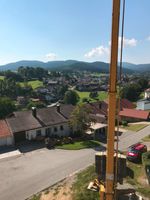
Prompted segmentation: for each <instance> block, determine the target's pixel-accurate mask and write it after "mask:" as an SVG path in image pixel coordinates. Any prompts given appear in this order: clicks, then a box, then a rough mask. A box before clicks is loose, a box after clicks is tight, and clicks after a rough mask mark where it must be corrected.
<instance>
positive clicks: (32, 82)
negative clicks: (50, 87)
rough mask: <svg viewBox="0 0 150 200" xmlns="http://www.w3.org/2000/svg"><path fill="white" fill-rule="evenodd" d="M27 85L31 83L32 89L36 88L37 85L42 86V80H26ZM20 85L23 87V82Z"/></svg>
mask: <svg viewBox="0 0 150 200" xmlns="http://www.w3.org/2000/svg"><path fill="white" fill-rule="evenodd" d="M27 83H28V84H29V85H31V87H32V89H33V90H34V89H36V88H38V87H41V86H43V82H42V81H39V80H35V81H28V82H27ZM20 85H21V86H22V87H23V86H24V83H23V82H22V83H20Z"/></svg>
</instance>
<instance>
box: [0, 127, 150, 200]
mask: <svg viewBox="0 0 150 200" xmlns="http://www.w3.org/2000/svg"><path fill="white" fill-rule="evenodd" d="M149 133H150V126H148V127H146V128H145V129H143V130H141V131H139V132H136V133H133V132H126V133H123V134H122V135H121V136H120V141H119V148H120V150H125V149H126V148H127V147H128V146H130V145H132V144H133V143H135V142H138V141H140V140H141V139H142V138H143V137H145V136H146V135H149ZM94 155H95V150H94V149H84V150H78V151H65V150H57V149H56V150H47V149H45V148H42V149H40V150H36V151H31V152H30V153H25V154H24V155H22V156H20V157H18V158H13V159H10V160H3V161H0V186H1V187H0V199H2V200H8V199H11V200H24V199H26V198H27V197H29V196H31V195H32V194H34V193H37V192H38V191H41V190H42V189H44V188H46V187H49V186H51V185H53V184H55V183H56V182H58V181H60V180H62V179H63V178H65V177H66V176H68V175H70V174H72V173H74V172H76V171H78V170H81V169H83V168H86V167H87V166H88V165H90V164H93V163H94V159H95V157H94Z"/></svg>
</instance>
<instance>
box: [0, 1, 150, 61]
mask: <svg viewBox="0 0 150 200" xmlns="http://www.w3.org/2000/svg"><path fill="white" fill-rule="evenodd" d="M149 10H150V1H149V0H142V1H141V0H126V15H125V34H124V37H125V38H124V54H123V59H124V61H126V62H133V63H150V12H149ZM111 16H112V0H0V30H1V31H0V64H5V63H9V62H14V61H18V60H42V61H45V62H46V61H50V60H66V59H77V60H84V61H89V62H92V61H96V60H98V61H105V62H109V54H110V53H109V47H110V44H109V41H110V36H111Z"/></svg>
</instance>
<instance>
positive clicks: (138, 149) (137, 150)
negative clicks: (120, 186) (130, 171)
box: [127, 143, 147, 162]
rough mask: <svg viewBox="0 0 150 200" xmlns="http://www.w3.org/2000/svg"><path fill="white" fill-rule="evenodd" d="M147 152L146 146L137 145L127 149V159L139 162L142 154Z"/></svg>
mask: <svg viewBox="0 0 150 200" xmlns="http://www.w3.org/2000/svg"><path fill="white" fill-rule="evenodd" d="M145 152H147V146H146V145H144V144H142V143H137V144H134V145H132V146H130V147H129V148H128V151H127V159H128V160H129V161H132V162H141V159H142V153H145Z"/></svg>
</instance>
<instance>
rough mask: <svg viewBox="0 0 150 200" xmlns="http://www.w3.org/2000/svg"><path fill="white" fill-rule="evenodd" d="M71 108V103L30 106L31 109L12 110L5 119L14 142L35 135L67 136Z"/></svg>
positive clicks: (29, 138)
mask: <svg viewBox="0 0 150 200" xmlns="http://www.w3.org/2000/svg"><path fill="white" fill-rule="evenodd" d="M73 109H74V106H72V105H63V106H58V105H57V106H54V107H50V108H42V109H36V108H32V110H31V111H21V112H14V113H13V116H12V117H10V118H6V120H5V121H6V123H7V125H8V127H9V129H10V130H11V132H12V133H13V136H14V141H15V143H18V142H22V141H25V140H34V139H36V138H37V137H45V136H49V137H50V136H56V135H57V136H68V135H69V134H70V131H71V130H70V128H69V125H68V118H69V116H70V114H71V112H72V111H73Z"/></svg>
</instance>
